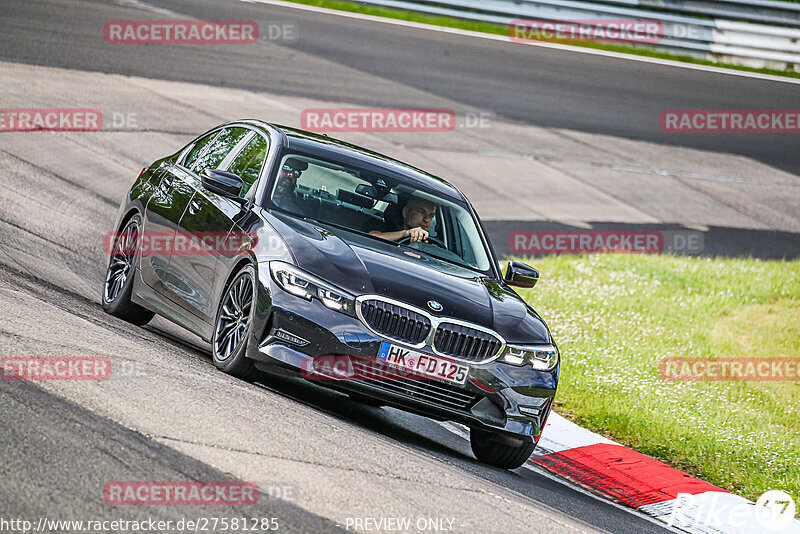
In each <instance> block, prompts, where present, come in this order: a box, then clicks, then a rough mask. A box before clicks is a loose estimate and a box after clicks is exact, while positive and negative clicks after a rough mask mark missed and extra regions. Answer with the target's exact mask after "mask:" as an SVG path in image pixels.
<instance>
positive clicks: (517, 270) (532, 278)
mask: <svg viewBox="0 0 800 534" xmlns="http://www.w3.org/2000/svg"><path fill="white" fill-rule="evenodd" d="M505 281H506V283H507V284H508V285H510V286H517V287H525V288H527V287H533V286H535V285H536V282H538V281H539V271H537V270H536V269H534V268H533V267H531V266H530V265H525V264H524V263H522V262H520V261H510V262H508V267H506V275H505Z"/></svg>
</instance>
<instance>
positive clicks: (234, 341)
mask: <svg viewBox="0 0 800 534" xmlns="http://www.w3.org/2000/svg"><path fill="white" fill-rule="evenodd" d="M255 301H256V277H255V270H254V269H253V266H252V265H247V266H245V267H243V268H242V270H240V271H239V272H238V273H236V276H234V277H233V279H232V280H231V281H230V283H229V284H228V285H227V286H226V287H225V291H223V292H222V299H221V300H220V303H219V308H218V309H217V317H216V320H215V321H214V335H213V337H212V338H211V354H212V356H213V358H214V365H216V366H217V369H219V370H220V371H222V372H224V373H228V374H229V375H232V376H235V377H236V378H241V379H242V380H247V381H253V380H256V379H257V378H260V377H261V376H262V375H261V371H259V370H258V369H256V365H255V361H253V360H251V359H250V358H248V357H247V341H248V338H249V336H250V328H251V325H252V324H253V314H254V313H255Z"/></svg>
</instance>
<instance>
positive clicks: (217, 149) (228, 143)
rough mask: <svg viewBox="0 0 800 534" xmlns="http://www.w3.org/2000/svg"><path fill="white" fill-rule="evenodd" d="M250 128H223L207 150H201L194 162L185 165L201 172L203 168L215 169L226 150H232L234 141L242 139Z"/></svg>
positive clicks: (226, 153) (226, 152) (223, 157)
mask: <svg viewBox="0 0 800 534" xmlns="http://www.w3.org/2000/svg"><path fill="white" fill-rule="evenodd" d="M249 131H250V130H248V129H247V128H225V129H224V130H222V131H221V132H220V133H219V135H218V136H217V137H216V139H214V141H213V142H212V143H211V145H210V146H209V147H208V150H206V151H205V152H203V153H202V154H201V155H200V156H199V157H198V158H197V159H196V160H195V162H194V164H193V165H192V166H191V167H189V165H188V163H187V165H186V166H187V167H189V168H190V169H191V170H193V171H194V172H196V173H200V172H202V171H203V170H204V169H216V168H218V167H219V164H220V163H222V160H224V159H225V156H227V155H228V152H230V151H231V150H233V148H234V147H235V146H236V143H238V142H239V141H241V140H242V137H244V136H245V135H247V133H248V132H249Z"/></svg>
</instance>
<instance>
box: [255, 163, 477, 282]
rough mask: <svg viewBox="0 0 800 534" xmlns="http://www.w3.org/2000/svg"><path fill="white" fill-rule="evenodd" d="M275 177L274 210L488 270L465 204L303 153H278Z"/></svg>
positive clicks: (272, 194)
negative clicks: (422, 235) (420, 237)
mask: <svg viewBox="0 0 800 534" xmlns="http://www.w3.org/2000/svg"><path fill="white" fill-rule="evenodd" d="M277 173H278V176H277V177H275V179H274V181H273V182H272V183H273V187H272V192H271V196H270V198H271V200H272V203H273V204H274V205H275V206H277V207H278V208H281V209H283V210H285V211H288V212H290V213H293V214H296V215H301V216H303V217H309V218H312V219H316V220H319V221H321V222H325V223H329V224H333V225H336V226H341V227H344V228H347V229H348V230H352V231H355V232H360V233H365V234H371V235H373V236H374V237H375V238H376V239H385V240H387V241H392V242H395V243H397V244H398V245H407V246H409V247H411V248H414V249H416V250H419V251H421V252H424V253H426V254H429V255H431V256H434V257H436V258H438V259H441V260H444V261H446V262H450V263H455V264H457V265H460V266H462V267H467V268H469V269H472V270H477V271H481V272H482V273H486V272H487V271H490V270H491V263H490V255H489V253H488V252H487V250H486V247H485V245H484V242H483V240H482V239H481V234H480V232H479V230H478V225H477V223H476V221H475V219H474V218H473V217H472V215H471V213H470V211H469V210H468V209H467V207H466V205H465V204H461V203H458V202H454V201H453V200H451V199H449V198H443V197H441V196H437V195H436V194H435V193H433V192H431V191H425V190H421V189H415V188H413V187H410V186H408V185H406V184H403V183H397V181H396V180H394V179H390V178H388V177H386V176H380V175H378V174H376V173H374V172H370V171H366V170H363V169H358V168H356V167H349V166H343V165H341V164H339V163H334V162H331V161H325V160H322V159H317V158H314V157H311V156H308V155H303V154H284V155H283V157H282V158H281V161H280V164H279V165H278V170H277ZM412 228H421V229H423V230H425V231H427V232H428V239H427V242H424V241H422V242H414V241H412V238H411V237H410V236H407V235H406V234H408V231H409V230H411V229H412ZM415 233H417V234H418V231H417V232H415Z"/></svg>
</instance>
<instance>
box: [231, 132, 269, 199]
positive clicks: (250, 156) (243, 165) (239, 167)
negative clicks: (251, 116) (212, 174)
mask: <svg viewBox="0 0 800 534" xmlns="http://www.w3.org/2000/svg"><path fill="white" fill-rule="evenodd" d="M266 157H267V141H266V140H265V139H264V138H263V137H261V136H260V135H258V134H256V136H255V137H254V138H253V139H251V140H250V142H249V143H247V146H246V147H244V149H243V150H242V151H241V152H240V153H239V155H238V156H236V159H235V160H233V163H231V167H230V169H228V171H229V172H232V173H234V174H238V175H239V176H240V177H241V178H242V180H243V181H244V187H242V193H241V195H240V196H242V197H243V196H244V195H245V194H246V193H247V191H248V190H249V189H250V187H251V186H252V185H253V183H254V182H255V181H256V180H258V177H259V176H260V175H261V168H262V167H263V166H264V159H265V158H266Z"/></svg>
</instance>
